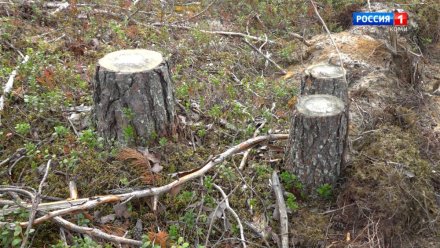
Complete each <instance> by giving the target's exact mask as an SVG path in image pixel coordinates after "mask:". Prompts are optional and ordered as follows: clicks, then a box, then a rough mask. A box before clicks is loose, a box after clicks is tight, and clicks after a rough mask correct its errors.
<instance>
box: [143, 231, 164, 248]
mask: <svg viewBox="0 0 440 248" xmlns="http://www.w3.org/2000/svg"><path fill="white" fill-rule="evenodd" d="M148 238H149V239H150V240H151V241H152V242H153V243H154V244H159V245H160V247H161V248H166V247H167V240H168V233H167V232H165V231H159V232H158V233H155V232H148Z"/></svg>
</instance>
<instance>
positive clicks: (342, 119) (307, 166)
mask: <svg viewBox="0 0 440 248" xmlns="http://www.w3.org/2000/svg"><path fill="white" fill-rule="evenodd" d="M346 111H347V109H346V107H345V104H344V102H343V101H342V100H341V99H339V98H337V97H335V96H330V95H309V96H301V97H299V99H298V103H297V105H296V108H295V111H294V115H293V118H292V123H291V126H290V134H289V142H288V147H287V150H286V155H285V158H286V163H285V166H286V169H287V170H289V171H291V172H293V174H295V175H296V176H298V178H299V180H300V181H301V182H302V183H303V184H304V186H305V187H304V190H305V191H304V192H305V193H308V194H310V193H313V192H314V191H315V190H316V189H317V188H318V187H320V186H321V185H323V184H326V183H328V184H330V185H334V184H335V182H336V180H337V178H338V176H339V174H340V172H341V164H342V163H343V160H344V158H343V154H344V150H345V147H346V137H347V136H346V133H347V123H348V122H347V115H346Z"/></svg>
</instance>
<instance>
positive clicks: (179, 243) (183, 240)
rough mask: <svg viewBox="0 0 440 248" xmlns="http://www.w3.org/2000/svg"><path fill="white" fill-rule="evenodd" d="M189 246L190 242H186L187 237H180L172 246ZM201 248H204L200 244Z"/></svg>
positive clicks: (174, 247)
mask: <svg viewBox="0 0 440 248" xmlns="http://www.w3.org/2000/svg"><path fill="white" fill-rule="evenodd" d="M187 247H189V243H188V242H185V239H184V238H183V237H179V238H178V239H177V242H176V243H175V244H174V245H172V246H171V248H187ZM198 247H199V248H202V246H198Z"/></svg>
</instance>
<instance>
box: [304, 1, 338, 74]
mask: <svg viewBox="0 0 440 248" xmlns="http://www.w3.org/2000/svg"><path fill="white" fill-rule="evenodd" d="M310 3H311V4H312V7H313V10H314V11H315V14H316V15H317V16H318V19H319V20H320V21H321V23H322V26H323V27H324V29H325V31H326V32H327V34H328V36H329V38H330V41H331V42H332V44H333V46H334V47H335V50H336V53H337V54H338V57H339V62H340V63H341V64H340V66H341V68H342V70H343V71H344V72H345V68H344V61H343V60H342V55H341V52H339V48H338V46H337V45H336V42H335V40H334V39H333V36H332V33H331V32H330V30H329V29H328V27H327V25H326V24H325V21H324V19H322V17H321V15H320V14H319V11H318V8H317V7H316V4H315V2H314V1H313V0H310Z"/></svg>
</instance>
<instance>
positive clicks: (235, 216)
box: [213, 184, 246, 248]
mask: <svg viewBox="0 0 440 248" xmlns="http://www.w3.org/2000/svg"><path fill="white" fill-rule="evenodd" d="M213 185H214V187H215V188H216V189H217V190H218V191H220V194H222V196H223V199H224V201H225V205H226V209H227V210H229V212H231V214H232V215H233V216H234V218H235V220H236V221H237V223H238V227H239V228H240V238H241V243H242V244H243V247H244V248H246V239H245V238H244V231H243V225H242V224H241V221H240V217H239V216H238V214H237V213H236V212H235V211H234V209H233V208H231V206H230V205H229V200H228V196H227V195H226V194H225V192H224V191H223V189H222V188H221V187H220V186H218V185H217V184H213Z"/></svg>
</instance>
